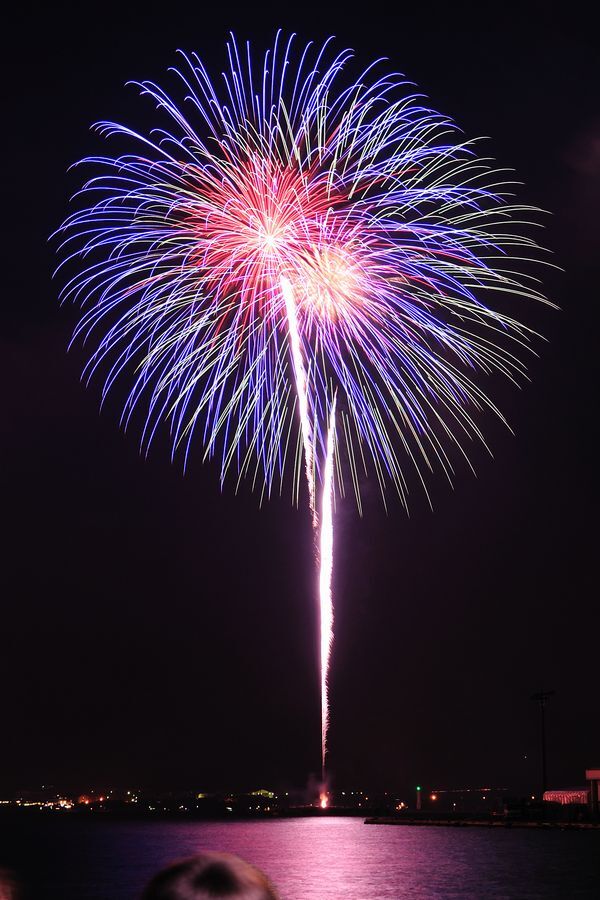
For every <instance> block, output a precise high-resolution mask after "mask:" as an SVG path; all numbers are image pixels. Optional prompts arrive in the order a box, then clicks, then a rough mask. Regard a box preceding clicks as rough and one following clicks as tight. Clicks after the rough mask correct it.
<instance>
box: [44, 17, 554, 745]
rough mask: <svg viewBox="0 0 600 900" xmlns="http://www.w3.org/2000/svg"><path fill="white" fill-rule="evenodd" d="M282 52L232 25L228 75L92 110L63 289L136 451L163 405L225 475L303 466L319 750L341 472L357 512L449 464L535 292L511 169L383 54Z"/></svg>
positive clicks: (289, 45) (523, 343)
mask: <svg viewBox="0 0 600 900" xmlns="http://www.w3.org/2000/svg"><path fill="white" fill-rule="evenodd" d="M294 47H295V44H294V37H293V36H292V37H290V38H289V39H287V40H284V38H283V36H282V35H281V33H278V34H277V36H276V38H275V41H274V45H273V47H272V48H271V49H269V50H268V51H267V53H266V54H265V56H264V58H263V59H262V61H261V62H260V63H259V64H258V65H257V64H256V61H255V60H254V58H253V56H252V53H251V50H250V46H249V45H246V46H245V47H243V48H241V47H240V46H238V44H236V42H235V40H233V39H232V40H231V42H230V43H229V45H228V47H227V53H228V67H227V70H226V71H225V72H224V73H223V74H222V77H221V79H219V80H218V82H213V81H212V80H211V78H210V77H209V74H208V72H207V70H206V69H205V67H204V66H203V64H202V62H201V61H200V59H199V58H198V57H197V56H196V55H195V54H192V55H186V54H182V60H183V62H182V66H181V68H180V69H175V70H173V78H174V79H175V81H176V82H177V88H176V90H175V91H174V92H173V94H170V93H167V92H166V91H165V90H163V89H162V88H161V87H158V86H157V85H155V84H153V83H151V82H142V83H140V84H139V85H138V87H139V88H140V89H141V93H142V94H143V95H145V96H147V97H148V98H149V99H150V100H151V101H152V102H153V104H154V106H155V107H156V112H155V115H156V128H155V129H153V130H152V131H150V132H149V133H148V134H143V133H138V132H135V131H133V130H132V129H130V128H128V127H126V126H123V125H118V124H115V123H112V122H102V123H100V124H99V125H98V126H97V129H98V131H99V132H100V134H102V135H104V136H107V137H113V136H115V137H117V138H119V139H125V140H126V141H128V142H129V143H130V146H131V151H130V152H128V153H126V154H122V155H118V156H98V157H92V158H89V159H87V160H84V162H85V163H88V164H90V165H91V166H93V168H94V175H93V177H91V178H90V180H88V181H87V182H86V183H85V184H84V186H83V190H82V191H81V192H80V194H79V195H78V196H79V197H80V198H81V197H82V198H83V200H82V201H81V202H80V203H79V204H78V208H77V210H76V211H75V212H74V213H73V214H72V215H71V216H69V218H67V220H66V221H65V223H64V225H63V226H62V228H61V230H60V234H61V236H62V239H63V240H62V244H61V248H62V253H63V255H64V260H63V263H61V265H70V264H72V263H74V264H75V265H76V271H75V272H74V274H73V275H72V276H71V277H70V278H68V279H67V280H66V284H65V287H64V289H63V293H62V296H63V298H64V299H69V300H73V301H76V302H78V303H80V305H81V306H82V310H83V312H82V316H81V319H80V322H79V324H78V326H77V328H76V331H75V337H76V338H82V339H84V340H85V341H86V344H87V346H90V347H92V348H93V349H92V352H91V355H90V358H89V362H88V365H87V367H86V370H85V375H86V377H87V378H91V377H92V376H94V375H95V374H96V373H99V375H100V377H102V378H103V381H104V389H103V396H105V395H106V393H107V392H108V391H109V390H110V389H111V388H112V387H113V385H115V384H116V383H118V382H119V381H124V382H125V383H127V384H128V385H129V389H128V392H127V399H126V401H125V404H124V410H123V423H124V424H125V425H127V424H128V423H129V422H130V420H131V418H132V416H133V413H134V410H136V409H138V408H141V409H142V410H143V416H144V424H143V427H142V447H143V449H144V451H146V452H147V450H148V448H149V447H150V445H151V443H152V440H153V438H154V436H155V434H156V432H157V429H158V427H159V424H160V423H161V422H162V421H164V420H167V421H168V423H169V427H170V431H171V436H172V445H173V453H175V452H176V451H177V450H180V451H181V453H182V456H183V458H184V461H185V462H187V459H188V455H189V451H190V446H191V444H192V440H193V438H194V436H197V438H198V444H199V445H201V446H203V448H204V457H205V458H214V459H217V460H218V461H219V468H220V477H221V481H222V482H223V481H224V479H225V477H226V475H227V473H228V472H230V471H231V472H234V473H235V475H236V477H237V479H238V480H239V479H241V478H242V477H244V476H247V475H249V476H250V477H251V479H252V481H253V483H254V484H258V485H259V486H260V490H261V492H262V493H266V494H267V495H268V494H270V492H271V490H272V488H273V486H274V485H276V484H277V483H280V484H281V483H282V482H283V481H284V479H285V478H287V477H288V475H287V474H286V473H287V472H288V471H291V472H292V475H291V483H292V494H293V496H294V497H295V498H296V499H297V497H298V493H299V484H300V479H299V476H300V473H301V471H302V468H304V469H305V471H306V482H307V487H308V495H309V504H310V508H311V513H312V517H313V524H314V527H315V535H316V538H318V539H316V541H315V544H316V547H317V548H318V555H319V560H320V567H321V568H320V577H319V595H320V621H321V692H322V760H323V763H324V760H325V752H326V737H327V723H328V700H327V675H328V665H329V655H330V650H331V641H332V635H333V631H332V624H333V605H332V594H331V576H332V566H333V499H334V492H335V490H339V492H340V494H341V495H343V493H344V486H345V485H346V484H348V483H351V484H352V485H353V488H354V495H355V497H356V502H357V504H358V508H359V510H361V485H362V484H363V483H364V481H365V480H366V479H367V478H369V477H371V478H372V477H374V478H375V479H376V481H377V483H378V484H379V487H380V489H381V495H382V497H383V498H384V500H385V495H386V492H387V491H388V488H389V487H390V486H393V487H394V488H395V489H396V491H397V492H398V494H399V495H400V498H401V500H402V501H403V502H404V503H406V501H407V491H408V487H407V485H408V482H407V469H408V468H410V467H414V469H415V471H416V472H417V473H418V477H419V479H420V480H421V482H422V483H423V485H424V486H425V482H424V480H423V478H422V473H423V472H424V471H425V470H427V469H432V468H433V467H434V465H436V464H437V465H439V466H441V468H442V470H443V471H444V472H445V473H446V475H447V476H448V477H449V478H451V476H452V472H453V461H452V456H453V453H455V452H456V451H458V454H459V455H460V454H463V455H464V456H465V457H466V452H465V449H464V447H465V444H467V443H468V442H469V441H470V440H471V439H472V438H477V439H480V440H483V437H482V435H481V432H480V430H479V427H478V425H477V422H476V418H477V413H479V412H480V411H481V410H482V409H484V408H486V407H487V408H488V409H491V410H493V411H494V412H495V413H496V414H497V415H498V416H500V417H501V418H502V416H501V413H500V412H499V411H498V410H497V409H496V407H495V406H494V404H493V402H492V401H491V400H490V399H489V398H488V397H487V396H486V394H485V393H484V391H483V390H482V389H481V388H480V387H479V386H478V384H477V382H476V380H475V375H476V373H478V372H479V373H480V374H481V375H484V376H487V375H491V374H492V373H494V372H500V373H502V374H503V375H505V376H507V377H508V378H510V379H512V380H518V378H519V376H522V375H523V374H524V371H525V366H524V363H523V356H524V353H523V351H524V349H526V348H527V346H528V343H529V339H530V336H531V332H530V330H529V329H528V328H527V327H525V326H524V325H522V324H521V323H520V322H519V321H518V320H517V319H516V318H514V306H515V301H519V302H520V301H522V300H525V299H531V300H539V301H543V302H546V301H544V298H543V296H542V294H541V293H540V291H539V288H538V283H537V279H536V278H535V277H534V276H533V275H532V274H531V273H529V271H528V269H527V267H525V266H523V265H521V261H522V260H524V259H527V260H531V259H536V258H539V252H538V251H539V248H538V246H537V244H536V243H535V241H534V239H533V237H532V236H531V234H530V230H529V229H528V227H526V225H525V224H524V222H525V220H527V219H528V218H531V215H530V211H528V209H527V208H526V207H523V206H521V205H519V204H517V203H516V202H515V201H514V200H513V199H512V197H513V187H512V184H511V183H510V180H507V176H506V175H505V174H504V173H503V172H502V171H500V170H498V169H494V168H493V166H492V164H491V162H490V161H489V160H486V159H481V158H478V156H477V155H476V154H475V150H474V143H473V142H471V141H468V140H462V139H461V137H460V136H459V132H458V129H457V128H456V126H454V125H453V123H452V122H451V121H450V120H449V119H448V118H446V117H444V116H442V115H440V114H438V113H436V112H435V111H433V110H431V109H429V108H428V106H427V104H426V102H425V100H424V98H423V97H422V96H421V95H419V94H417V93H415V92H414V90H413V89H412V87H411V86H410V84H409V83H408V82H406V81H405V79H404V78H403V77H402V76H400V75H398V74H395V73H393V72H392V73H390V72H388V71H387V70H386V69H385V66H384V63H383V61H381V60H380V61H378V62H377V63H375V64H373V65H371V66H369V67H368V68H367V69H365V70H364V71H359V72H358V74H357V75H355V76H353V77H350V78H348V76H347V72H348V70H349V69H351V68H352V66H353V65H354V63H353V55H352V53H351V52H350V51H348V50H344V51H342V52H341V53H337V54H335V53H333V52H332V51H331V49H330V41H326V42H325V44H324V45H323V46H322V47H315V46H313V45H311V44H309V45H307V46H306V47H304V48H302V49H299V50H298V52H295V50H294ZM534 218H535V216H534ZM82 262H83V266H82ZM484 301H485V302H484ZM290 458H291V459H292V460H293V461H294V464H293V465H289V460H290ZM302 460H303V462H302ZM184 464H185V463H184ZM319 487H320V489H321V503H320V509H318V508H317V507H318V505H319V501H318V495H319V491H318V488H319Z"/></svg>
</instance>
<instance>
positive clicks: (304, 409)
mask: <svg viewBox="0 0 600 900" xmlns="http://www.w3.org/2000/svg"><path fill="white" fill-rule="evenodd" d="M281 291H282V293H283V297H284V300H285V309H286V314H287V321H288V328H289V335H290V348H291V352H292V359H293V364H294V376H295V379H296V395H297V399H298V409H299V411H300V426H301V429H302V442H303V444H304V462H305V467H306V481H307V483H308V498H309V504H310V510H311V513H312V517H313V526H314V527H315V528H316V527H317V510H316V503H315V466H314V444H313V433H312V425H311V421H310V412H309V408H308V384H307V379H306V370H305V368H304V359H303V358H302V348H301V346H300V335H299V334H298V314H297V308H296V299H295V297H294V291H293V289H292V285H291V284H290V282H289V281H288V279H287V278H286V277H285V276H282V277H281Z"/></svg>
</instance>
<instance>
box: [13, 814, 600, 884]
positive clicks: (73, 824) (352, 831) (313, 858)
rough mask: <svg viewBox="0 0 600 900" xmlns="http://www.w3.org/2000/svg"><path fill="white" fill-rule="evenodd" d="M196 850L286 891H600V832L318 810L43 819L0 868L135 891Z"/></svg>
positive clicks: (16, 835)
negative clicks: (409, 820) (242, 818)
mask: <svg viewBox="0 0 600 900" xmlns="http://www.w3.org/2000/svg"><path fill="white" fill-rule="evenodd" d="M198 850H225V851H228V852H230V853H237V854H238V855H239V856H242V857H243V858H244V859H247V860H248V861H249V862H252V863H254V864H255V865H257V866H259V867H260V868H261V869H264V871H265V872H266V873H267V874H268V875H269V876H270V877H271V878H272V880H273V881H274V883H275V884H276V886H277V887H278V889H279V891H280V894H281V897H282V900H385V898H393V900H402V898H407V900H411V898H418V900H423V898H427V900H429V898H432V900H435V898H444V900H446V898H488V897H489V898H515V900H517V898H518V900H528V898H547V897H557V898H558V897H560V898H577V897H590V898H592V897H594V898H595V897H599V896H600V832H598V831H596V832H560V831H539V830H532V831H523V830H514V831H512V830H505V829H493V830H492V829H486V828H461V829H453V828H422V827H421V828H419V827H417V828H415V827H408V826H406V827H404V826H403V827H389V826H388V827H386V826H383V825H382V826H376V825H368V826H367V825H363V822H362V820H361V819H350V818H348V819H345V818H322V819H320V818H312V819H284V820H280V821H258V822H227V823H204V822H201V823H189V822H185V823H172V822H141V823H140V822H127V823H123V822H106V821H104V822H103V821H81V820H75V819H74V818H71V819H69V820H67V818H66V817H65V818H64V819H62V820H60V821H59V820H56V819H55V820H52V819H46V820H45V821H43V822H41V821H40V822H36V823H25V821H24V820H23V821H22V822H20V823H19V825H18V827H16V828H14V829H13V830H12V835H11V837H10V838H8V840H4V841H3V842H2V847H1V848H0V854H1V855H0V866H2V865H6V866H8V867H10V868H12V869H13V870H16V871H19V872H21V874H22V875H24V876H26V877H27V879H28V882H29V885H28V886H29V891H28V893H27V894H26V895H25V896H26V897H28V898H29V897H30V898H31V900H38V898H39V900H50V898H52V900H59V898H60V900H135V898H136V897H137V896H138V895H139V892H140V890H141V888H142V887H143V885H144V884H145V883H146V882H147V881H148V880H149V878H150V876H151V875H152V874H154V873H155V872H156V871H157V870H158V869H159V868H161V867H162V866H163V865H165V864H166V863H168V862H170V861H171V860H173V859H176V858H177V857H182V856H189V855H191V854H193V853H195V852H197V851H198Z"/></svg>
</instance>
